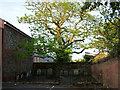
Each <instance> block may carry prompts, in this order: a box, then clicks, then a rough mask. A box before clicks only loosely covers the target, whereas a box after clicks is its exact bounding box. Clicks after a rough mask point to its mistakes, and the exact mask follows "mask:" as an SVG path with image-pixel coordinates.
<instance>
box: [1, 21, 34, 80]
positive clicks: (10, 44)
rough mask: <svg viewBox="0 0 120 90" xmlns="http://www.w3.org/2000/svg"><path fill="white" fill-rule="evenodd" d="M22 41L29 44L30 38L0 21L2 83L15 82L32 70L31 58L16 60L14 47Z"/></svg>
mask: <svg viewBox="0 0 120 90" xmlns="http://www.w3.org/2000/svg"><path fill="white" fill-rule="evenodd" d="M23 39H27V42H28V43H29V42H30V41H31V39H32V38H31V37H30V36H28V35H26V34H25V33H23V32H22V31H20V30H19V29H17V28H16V27H15V26H13V25H12V24H10V23H9V22H7V21H5V20H2V19H0V66H2V68H1V71H2V81H10V80H15V79H16V78H21V76H24V75H27V76H28V75H29V74H30V73H31V69H32V63H33V61H32V57H31V56H30V57H28V58H25V59H16V58H14V56H16V54H17V53H20V52H21V51H22V49H21V50H19V51H15V48H16V45H17V44H19V43H20V42H21V41H22V40H23Z"/></svg>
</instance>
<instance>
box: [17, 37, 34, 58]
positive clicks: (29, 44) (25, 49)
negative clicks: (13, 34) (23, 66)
mask: <svg viewBox="0 0 120 90" xmlns="http://www.w3.org/2000/svg"><path fill="white" fill-rule="evenodd" d="M33 50H34V44H33V40H28V39H24V40H21V42H20V43H19V44H17V47H16V49H15V51H17V52H18V53H17V55H16V56H15V58H17V59H21V58H27V57H29V56H32V55H33Z"/></svg>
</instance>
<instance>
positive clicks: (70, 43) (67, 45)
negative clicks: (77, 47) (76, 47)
mask: <svg viewBox="0 0 120 90" xmlns="http://www.w3.org/2000/svg"><path fill="white" fill-rule="evenodd" d="M78 41H79V42H80V41H84V39H82V40H81V39H80V40H74V41H73V42H71V43H68V44H67V45H66V46H65V47H64V49H65V48H67V47H68V46H69V45H71V44H73V43H75V42H78ZM67 42H69V40H68V41H67Z"/></svg>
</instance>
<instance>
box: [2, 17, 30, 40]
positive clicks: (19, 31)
mask: <svg viewBox="0 0 120 90" xmlns="http://www.w3.org/2000/svg"><path fill="white" fill-rule="evenodd" d="M0 19H1V18H0ZM1 20H2V21H3V22H4V25H7V26H9V27H11V28H12V29H14V30H15V31H16V32H18V33H20V34H22V35H23V36H25V37H27V38H30V39H32V37H30V36H29V35H27V34H26V33H24V32H22V31H21V30H20V29H18V28H16V27H15V26H14V25H12V24H10V23H9V22H7V21H6V20H4V19H1Z"/></svg>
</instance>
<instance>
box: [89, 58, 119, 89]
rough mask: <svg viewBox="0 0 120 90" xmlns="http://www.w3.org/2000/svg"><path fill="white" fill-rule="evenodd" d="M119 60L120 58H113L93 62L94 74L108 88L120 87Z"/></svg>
mask: <svg viewBox="0 0 120 90" xmlns="http://www.w3.org/2000/svg"><path fill="white" fill-rule="evenodd" d="M119 60H120V58H113V59H110V60H108V61H106V62H101V63H97V64H93V65H92V66H91V72H92V76H93V77H94V78H96V79H97V80H98V81H99V82H102V83H103V84H104V85H105V86H107V87H108V88H119V86H120V85H118V84H119V83H118V82H119V80H118V77H119V76H118V75H119V73H118V71H119V69H118V68H120V67H119V66H120V65H119Z"/></svg>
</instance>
